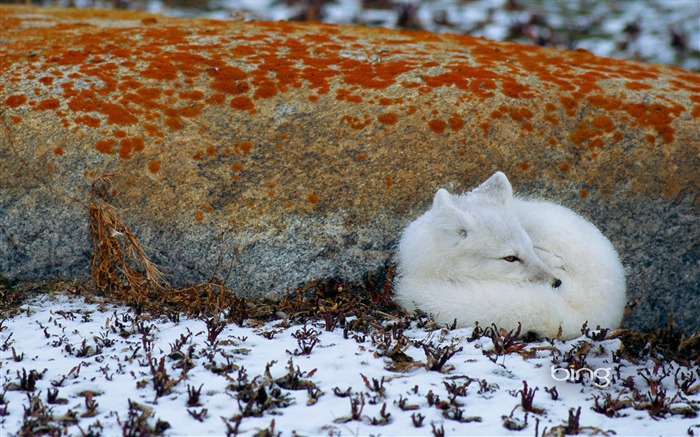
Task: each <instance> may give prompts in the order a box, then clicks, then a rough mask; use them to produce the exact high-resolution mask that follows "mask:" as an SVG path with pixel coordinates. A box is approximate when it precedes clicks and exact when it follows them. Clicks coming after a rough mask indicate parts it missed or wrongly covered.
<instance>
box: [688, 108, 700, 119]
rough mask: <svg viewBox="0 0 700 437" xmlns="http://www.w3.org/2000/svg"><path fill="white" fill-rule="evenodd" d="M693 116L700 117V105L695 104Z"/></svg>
mask: <svg viewBox="0 0 700 437" xmlns="http://www.w3.org/2000/svg"><path fill="white" fill-rule="evenodd" d="M690 115H691V116H692V117H693V118H700V105H694V106H693V110H692V112H691V113H690Z"/></svg>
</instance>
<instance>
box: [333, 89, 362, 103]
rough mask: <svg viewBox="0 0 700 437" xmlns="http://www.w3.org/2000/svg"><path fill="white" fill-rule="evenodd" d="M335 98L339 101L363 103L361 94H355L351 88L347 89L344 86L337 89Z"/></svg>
mask: <svg viewBox="0 0 700 437" xmlns="http://www.w3.org/2000/svg"><path fill="white" fill-rule="evenodd" d="M335 99H336V100H339V101H343V100H345V101H348V102H352V103H362V100H363V99H362V97H361V96H358V95H354V94H352V92H351V91H350V90H346V89H343V88H341V89H339V90H338V91H336V94H335Z"/></svg>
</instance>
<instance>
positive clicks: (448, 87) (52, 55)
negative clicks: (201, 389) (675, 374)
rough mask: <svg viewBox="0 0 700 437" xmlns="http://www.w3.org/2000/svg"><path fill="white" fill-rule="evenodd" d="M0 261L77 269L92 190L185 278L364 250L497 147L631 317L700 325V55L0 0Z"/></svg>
mask: <svg viewBox="0 0 700 437" xmlns="http://www.w3.org/2000/svg"><path fill="white" fill-rule="evenodd" d="M0 29H2V32H1V34H0V35H1V36H0V39H1V41H0V42H1V43H0V67H1V68H0V72H1V73H0V74H1V77H0V110H1V111H2V113H1V119H2V134H1V135H0V274H3V275H6V276H12V277H18V278H39V277H66V276H87V275H88V274H89V259H90V252H91V241H90V239H89V233H88V215H87V205H88V201H89V198H90V186H91V185H92V183H93V182H94V181H95V179H97V178H99V177H103V176H105V175H109V177H110V180H111V181H112V189H113V190H112V203H113V204H114V205H115V206H116V207H117V208H118V212H119V214H120V216H121V218H122V219H123V220H124V221H125V222H126V223H127V224H128V225H130V226H131V227H132V229H133V230H134V231H135V233H136V234H137V235H138V236H139V237H140V238H141V240H142V241H143V242H145V243H146V244H147V245H148V246H149V247H151V252H152V254H153V256H154V259H155V260H156V261H157V262H158V263H159V264H160V265H163V266H167V268H168V271H169V273H170V274H171V275H172V278H171V279H172V282H173V283H176V284H182V283H186V282H189V281H203V280H207V279H209V278H210V277H212V276H217V277H219V278H222V279H224V280H225V281H226V283H227V285H228V286H230V287H231V288H232V289H233V290H236V291H238V292H240V293H241V294H246V295H280V294H282V293H284V292H285V291H286V290H290V289H293V288H295V287H297V286H299V285H300V284H304V283H306V282H309V281H311V280H314V279H321V278H325V277H330V276H337V277H343V278H346V279H357V278H359V277H361V276H362V275H364V274H366V273H368V272H375V271H378V270H381V269H382V268H383V267H385V266H386V264H387V263H388V261H389V260H390V259H391V256H392V249H393V245H394V244H395V242H396V241H397V238H398V234H399V232H400V230H401V229H402V227H403V226H405V225H406V224H407V223H408V222H409V221H410V220H412V219H413V218H415V217H416V216H417V215H418V214H419V213H420V212H422V211H423V210H424V209H425V208H427V207H428V205H429V204H430V201H431V199H432V195H433V193H434V191H435V190H436V189H437V188H439V187H446V188H448V189H450V190H451V191H454V192H460V191H465V190H468V189H469V188H471V187H473V186H475V185H477V184H478V183H480V182H481V181H483V180H484V179H486V178H487V177H488V176H489V175H490V174H491V173H493V172H494V171H495V170H502V171H504V172H506V174H508V176H509V177H510V179H511V182H512V183H513V185H514V187H515V188H516V189H518V190H519V191H521V192H525V193H531V194H534V195H538V196H542V197H545V198H549V199H552V200H555V201H558V202H560V203H562V204H565V205H567V206H569V207H572V208H573V209H575V210H578V211H580V212H581V213H583V214H584V215H586V216H588V217H589V218H591V219H592V220H593V221H594V222H595V223H596V224H597V225H598V226H599V227H600V228H601V230H603V232H604V233H605V234H606V235H608V236H609V237H610V239H611V240H612V241H613V243H614V244H615V246H616V247H617V249H618V251H619V252H620V254H621V258H622V260H623V263H624V264H625V266H626V267H627V268H628V269H629V282H628V283H629V295H630V299H636V300H638V304H637V306H636V307H635V308H634V310H633V311H632V313H631V314H630V315H629V316H628V317H627V319H626V322H625V323H626V325H627V326H630V327H634V328H642V329H648V328H651V327H653V326H658V325H663V324H664V323H665V322H666V320H667V318H668V315H669V314H670V313H674V316H675V319H676V321H677V323H678V324H679V325H681V326H682V327H684V328H686V329H698V328H700V322H699V321H698V318H697V314H698V313H700V262H699V260H700V251H699V250H698V247H699V245H700V243H699V241H700V223H699V222H700V220H699V219H698V205H699V203H700V198H699V197H698V193H697V191H698V184H697V180H698V174H700V150H699V145H700V75H698V74H695V73H690V72H687V71H684V70H680V69H677V68H671V67H665V66H658V65H645V64H640V63H634V62H624V61H619V60H613V59H607V58H600V57H596V56H594V55H592V54H590V53H588V52H585V51H572V52H566V51H555V50H547V49H543V48H537V47H530V46H523V45H517V44H512V43H501V42H493V41H487V40H483V39H477V38H471V37H466V36H449V35H435V34H430V33H422V32H401V31H390V30H381V29H367V28H355V27H343V26H332V25H323V24H290V23H281V22H280V23H265V22H217V21H206V20H180V19H174V18H167V17H162V16H156V15H149V14H144V13H137V12H117V11H90V10H61V9H39V8H31V7H14V6H2V7H0Z"/></svg>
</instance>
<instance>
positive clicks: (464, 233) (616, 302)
mask: <svg viewBox="0 0 700 437" xmlns="http://www.w3.org/2000/svg"><path fill="white" fill-rule="evenodd" d="M508 257H517V260H516V261H513V260H512V258H508ZM508 259H510V262H509V261H508ZM396 261H397V273H398V274H397V279H396V283H395V290H396V300H397V301H398V303H399V304H401V305H402V306H403V307H404V308H407V309H409V310H415V309H421V310H422V311H424V312H426V313H429V314H431V315H432V316H433V317H434V318H435V319H436V320H437V321H438V322H440V323H452V321H453V320H454V319H455V318H456V319H457V322H458V325H459V326H473V325H474V322H475V321H478V322H479V324H480V325H481V326H483V327H485V326H489V325H490V324H491V323H495V324H496V325H497V326H498V327H503V328H506V329H512V328H514V327H516V326H517V322H521V323H522V333H523V334H524V333H526V332H528V331H532V332H535V333H537V334H539V335H542V336H547V337H552V338H553V337H556V335H557V333H558V331H559V327H560V326H561V329H562V337H563V338H566V339H568V338H573V337H576V336H578V335H580V334H581V326H582V325H583V323H584V322H586V321H587V322H588V326H589V327H590V328H595V327H596V326H598V325H599V326H601V327H607V328H617V327H618V326H619V324H620V321H621V320H622V314H623V310H624V306H625V275H624V269H623V267H622V264H621V263H620V260H619V258H618V256H617V253H616V252H615V249H614V248H613V246H612V244H611V243H610V241H608V239H607V238H605V236H603V234H601V233H600V231H599V230H598V229H597V228H596V227H595V226H594V225H593V224H591V223H590V222H588V221H586V220H585V219H584V218H583V217H581V216H580V215H578V214H576V213H575V212H573V211H571V210H570V209H567V208H564V207H563V206H559V205H556V204H553V203H550V202H545V201H541V200H528V199H523V198H518V197H515V198H514V197H513V192H512V188H511V185H510V182H509V181H508V178H507V177H506V176H505V175H504V174H503V173H501V172H496V173H495V174H494V175H493V176H491V177H490V178H489V179H488V180H487V181H486V182H484V183H483V184H481V185H480V186H479V187H477V188H476V189H474V190H472V191H471V192H469V193H467V194H463V195H461V196H454V195H452V194H450V193H448V192H447V191H446V190H444V189H440V190H438V192H437V193H436V194H435V198H434V199H433V206H432V208H431V209H430V210H429V211H428V212H426V213H425V214H423V215H422V216H420V217H419V218H418V219H416V220H415V221H414V222H413V223H411V224H410V225H409V226H408V227H407V228H406V229H405V230H404V232H403V234H402V236H401V240H400V242H399V247H398V252H397V257H396ZM559 281H560V282H559Z"/></svg>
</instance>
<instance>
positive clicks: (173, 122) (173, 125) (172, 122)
mask: <svg viewBox="0 0 700 437" xmlns="http://www.w3.org/2000/svg"><path fill="white" fill-rule="evenodd" d="M165 125H166V126H168V127H169V128H170V129H172V130H180V129H182V128H183V127H185V125H184V124H183V123H182V119H181V118H180V117H168V118H166V119H165Z"/></svg>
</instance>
